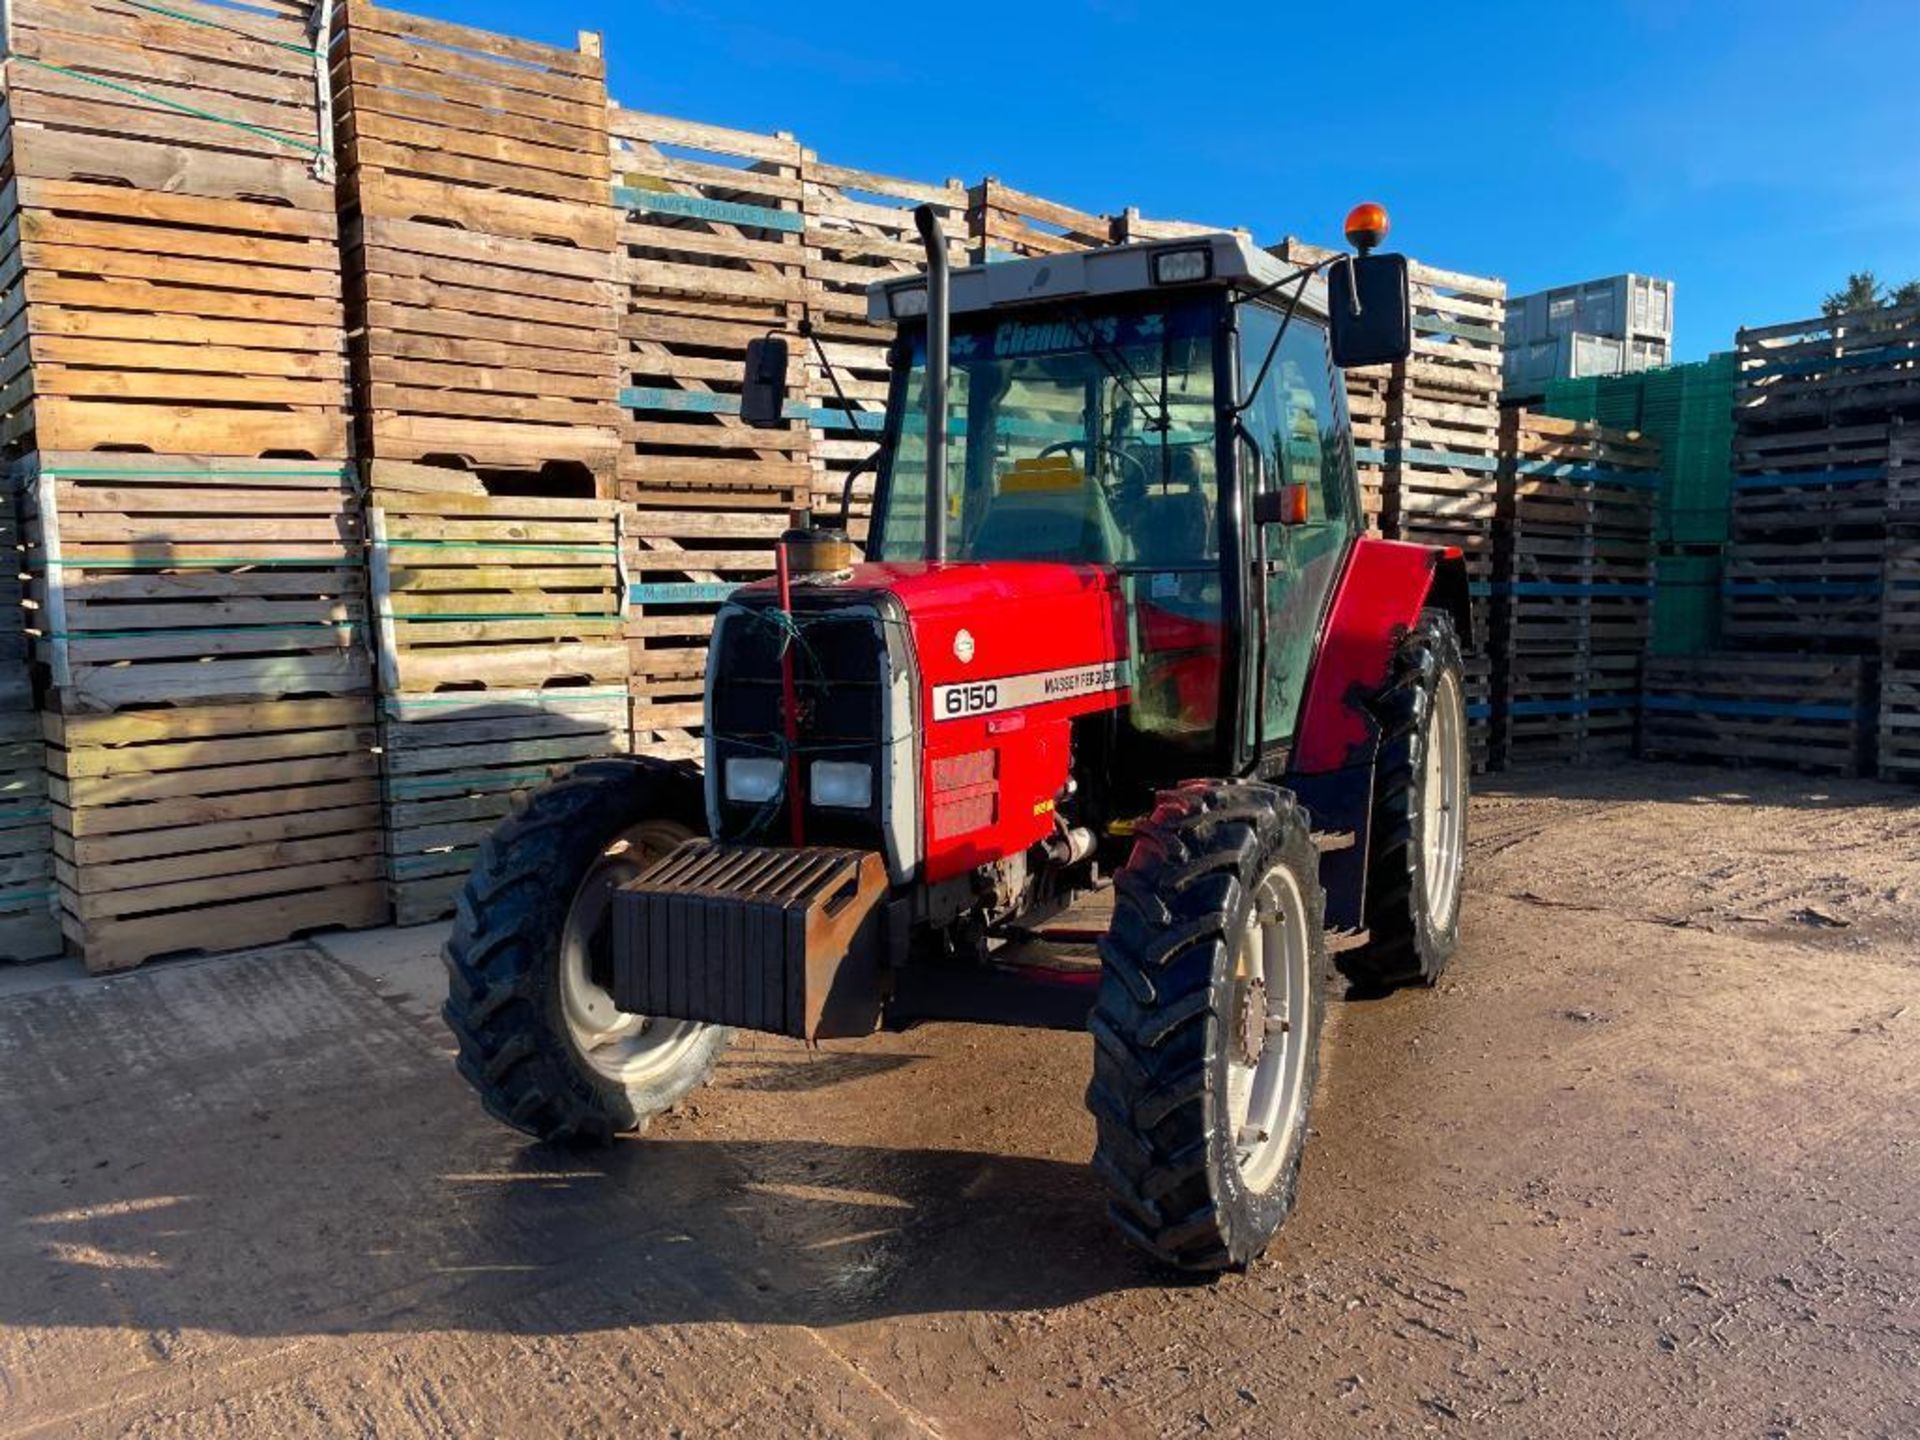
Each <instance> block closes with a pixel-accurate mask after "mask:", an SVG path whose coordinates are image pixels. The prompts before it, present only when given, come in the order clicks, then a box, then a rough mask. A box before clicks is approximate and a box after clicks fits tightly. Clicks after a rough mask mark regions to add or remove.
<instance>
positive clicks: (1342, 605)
mask: <svg viewBox="0 0 1920 1440" xmlns="http://www.w3.org/2000/svg"><path fill="white" fill-rule="evenodd" d="M1428 606H1437V607H1439V608H1441V609H1444V610H1445V611H1446V612H1447V613H1448V615H1450V616H1451V617H1452V619H1453V623H1454V626H1455V628H1456V629H1457V630H1458V631H1459V632H1460V636H1461V639H1462V641H1463V642H1468V641H1470V640H1471V637H1472V635H1473V610H1472V600H1471V597H1470V595H1469V593H1468V589H1467V566H1466V561H1465V559H1464V557H1463V556H1462V555H1461V553H1460V551H1458V550H1456V549H1452V548H1446V549H1440V548H1436V547H1433V546H1428V545H1408V544H1403V543H1400V542H1398V541H1393V540H1375V539H1370V538H1363V539H1361V540H1359V541H1358V542H1356V543H1355V545H1354V547H1353V553H1352V554H1351V556H1349V557H1348V560H1347V564H1346V567H1345V569H1344V570H1343V571H1342V572H1341V575H1340V581H1339V584H1338V586H1337V588H1336V589H1335V591H1334V597H1333V603H1332V605H1331V606H1330V607H1329V609H1328V612H1327V621H1326V628H1325V630H1324V632H1323V633H1322V635H1321V639H1320V647H1319V652H1318V654H1317V655H1316V656H1315V657H1314V664H1313V672H1312V674H1311V675H1309V676H1308V678H1307V693H1306V698H1305V700H1304V702H1303V703H1302V705H1301V707H1300V725H1299V729H1298V731H1297V733H1296V735H1295V737H1294V745H1293V751H1292V754H1291V756H1290V757H1289V760H1288V766H1287V776H1286V781H1285V783H1286V785H1287V787H1288V788H1289V789H1291V790H1292V791H1293V792H1294V793H1295V794H1296V795H1298V796H1299V797H1300V800H1301V802H1302V803H1303V804H1305V805H1306V807H1307V809H1308V811H1309V812H1310V813H1311V815H1312V817H1313V826H1314V829H1315V830H1320V831H1335V832H1338V831H1351V832H1352V833H1353V844H1352V845H1351V846H1350V847H1347V848H1344V849H1339V850H1332V851H1328V852H1326V854H1325V855H1324V856H1323V858H1322V860H1321V867H1320V871H1321V881H1322V883H1323V884H1324V885H1325V887H1326V892H1327V924H1328V926H1330V927H1332V928H1334V929H1340V930H1357V929H1359V928H1360V925H1361V923H1362V918H1363V911H1364V907H1365V895H1366V876H1367V858H1368V853H1369V839H1370V836H1369V829H1370V822H1371V819H1372V814H1373V780H1374V764H1375V761H1376V759H1377V758H1378V755H1379V750H1380V726H1379V722H1378V721H1377V720H1376V719H1375V716H1374V712H1373V704H1372V702H1373V700H1374V697H1376V696H1377V695H1379V694H1380V692H1381V691H1382V690H1383V689H1385V688H1386V684H1387V680H1388V678H1389V676H1390V675H1391V673H1392V667H1393V657H1394V652H1395V650H1396V649H1398V647H1399V645H1400V642H1401V639H1402V638H1403V637H1404V636H1405V635H1406V633H1407V631H1408V630H1409V629H1411V628H1412V626H1413V623H1414V622H1415V621H1416V620H1418V619H1419V618H1420V612H1421V611H1422V610H1424V609H1426V608H1427V607H1428Z"/></svg>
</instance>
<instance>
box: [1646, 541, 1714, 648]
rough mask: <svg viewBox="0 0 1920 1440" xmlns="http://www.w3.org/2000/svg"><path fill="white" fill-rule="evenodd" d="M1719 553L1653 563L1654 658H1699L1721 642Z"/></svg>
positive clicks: (1671, 558) (1670, 557) (1667, 559)
mask: <svg viewBox="0 0 1920 1440" xmlns="http://www.w3.org/2000/svg"><path fill="white" fill-rule="evenodd" d="M1720 573H1721V563H1720V556H1719V554H1718V553H1715V554H1712V555H1662V556H1660V557H1659V558H1658V559H1657V560H1655V561H1654V570H1653V575H1654V591H1653V638H1652V640H1651V642H1650V645H1649V648H1650V649H1651V650H1652V652H1653V653H1654V654H1655V655H1702V654H1705V653H1706V652H1707V651H1709V650H1711V649H1713V647H1714V646H1715V645H1716V644H1717V643H1718V642H1719V639H1720Z"/></svg>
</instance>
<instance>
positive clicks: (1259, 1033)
mask: <svg viewBox="0 0 1920 1440" xmlns="http://www.w3.org/2000/svg"><path fill="white" fill-rule="evenodd" d="M1233 1048H1234V1059H1236V1060H1238V1061H1239V1062H1240V1063H1241V1064H1242V1065H1247V1066H1254V1065H1258V1064H1259V1063H1260V1055H1261V1052H1262V1051H1264V1050H1265V1049H1266V1048H1267V982H1266V981H1265V980H1264V979H1262V978H1261V977H1260V976H1258V975H1255V976H1254V977H1253V978H1252V979H1250V980H1243V981H1242V982H1241V984H1240V1004H1239V1007H1238V1013H1236V1014H1235V1016H1234V1018H1233Z"/></svg>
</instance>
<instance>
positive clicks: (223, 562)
mask: <svg viewBox="0 0 1920 1440" xmlns="http://www.w3.org/2000/svg"><path fill="white" fill-rule="evenodd" d="M41 563H42V564H45V565H58V566H60V567H62V568H63V569H70V570H188V569H196V570H204V569H209V568H213V569H224V568H227V567H231V566H244V567H246V568H248V569H254V568H260V569H268V568H271V567H273V566H276V565H283V566H287V567H289V568H292V569H301V570H337V569H339V568H340V567H341V566H343V565H349V566H352V565H361V564H364V563H365V562H364V561H362V560H360V559H357V558H355V557H353V556H342V557H340V558H339V559H329V558H327V557H325V556H317V555H214V556H211V557H204V558H200V559H193V558H184V557H180V556H159V557H155V558H151V559H144V558H143V559H133V560H95V559H91V558H89V557H87V556H84V555H80V556H71V557H69V556H64V555H63V556H60V557H59V558H57V559H48V560H43V561H42V562H41Z"/></svg>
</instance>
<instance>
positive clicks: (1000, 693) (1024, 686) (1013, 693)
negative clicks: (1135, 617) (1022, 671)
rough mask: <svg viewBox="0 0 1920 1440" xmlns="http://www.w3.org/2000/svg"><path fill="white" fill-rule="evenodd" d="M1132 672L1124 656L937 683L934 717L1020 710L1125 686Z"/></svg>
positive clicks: (934, 688)
mask: <svg viewBox="0 0 1920 1440" xmlns="http://www.w3.org/2000/svg"><path fill="white" fill-rule="evenodd" d="M1131 683H1132V676H1131V674H1130V673H1129V671H1128V668H1127V662H1126V661H1124V660H1108V661H1105V662H1103V663H1101V664H1098V665H1081V666H1077V667H1075V668H1073V669H1070V670H1041V671H1038V672H1036V673H1034V674H1032V675H1005V676H1002V677H1001V678H1000V679H998V680H968V681H966V682H965V683H963V684H959V685H936V686H934V687H933V718H934V719H935V720H964V719H966V718H967V717H968V716H969V715H991V714H993V713H994V712H995V711H997V710H1020V709H1024V708H1025V707H1026V706H1028V705H1045V704H1046V703H1048V702H1049V701H1052V700H1072V699H1075V698H1077V697H1078V696H1081V695H1097V694H1100V693H1102V692H1104V691H1108V690H1124V689H1126V688H1127V686H1128V685H1129V684H1131Z"/></svg>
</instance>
